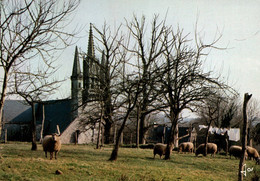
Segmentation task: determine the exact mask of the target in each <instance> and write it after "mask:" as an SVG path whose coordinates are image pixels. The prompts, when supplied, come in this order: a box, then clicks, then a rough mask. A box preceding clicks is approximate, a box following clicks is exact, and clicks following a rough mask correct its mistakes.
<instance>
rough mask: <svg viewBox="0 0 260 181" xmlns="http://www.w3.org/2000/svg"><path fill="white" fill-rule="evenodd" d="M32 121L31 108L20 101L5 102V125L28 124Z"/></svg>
mask: <svg viewBox="0 0 260 181" xmlns="http://www.w3.org/2000/svg"><path fill="white" fill-rule="evenodd" d="M31 119H32V109H31V106H29V105H28V104H26V102H25V101H21V100H6V101H5V104H4V110H3V121H4V122H5V123H18V124H28V123H30V121H31Z"/></svg>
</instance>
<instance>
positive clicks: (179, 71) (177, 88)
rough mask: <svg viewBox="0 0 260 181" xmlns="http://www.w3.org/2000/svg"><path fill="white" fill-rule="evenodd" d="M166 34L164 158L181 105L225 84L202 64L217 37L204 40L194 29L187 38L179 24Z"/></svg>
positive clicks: (187, 105)
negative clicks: (167, 122) (192, 35)
mask: <svg viewBox="0 0 260 181" xmlns="http://www.w3.org/2000/svg"><path fill="white" fill-rule="evenodd" d="M167 34H168V35H169V36H168V39H167V43H165V44H164V45H165V48H166V51H165V58H164V60H165V61H164V72H165V74H163V75H164V76H162V79H161V82H162V86H163V87H164V90H165V100H166V102H165V104H166V105H168V107H169V112H170V121H171V133H170V136H169V139H168V143H167V151H166V155H165V159H170V154H171V149H172V147H173V144H174V135H176V128H177V126H178V120H179V116H180V113H181V112H182V111H183V110H184V109H190V110H193V109H194V105H195V103H196V102H200V101H202V100H204V99H205V98H207V97H208V96H210V95H211V94H212V92H214V90H218V89H225V88H227V87H228V86H227V85H226V84H225V83H224V82H221V80H220V79H219V78H218V77H213V76H212V72H211V71H208V72H207V71H205V70H203V67H202V66H203V60H204V58H205V57H206V56H207V55H208V51H209V49H212V48H216V47H215V44H216V43H217V41H218V40H219V39H220V37H219V38H217V39H215V40H213V41H212V42H211V43H209V44H205V43H203V42H202V40H201V39H200V38H199V37H198V36H199V35H198V33H197V32H196V31H195V39H194V41H191V40H190V39H188V34H186V35H185V34H184V33H183V30H181V29H179V28H178V29H177V31H176V32H174V31H173V30H172V31H171V32H167ZM194 45H195V46H194Z"/></svg>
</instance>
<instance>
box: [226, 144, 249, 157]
mask: <svg viewBox="0 0 260 181" xmlns="http://www.w3.org/2000/svg"><path fill="white" fill-rule="evenodd" d="M229 155H230V159H231V156H232V155H233V156H234V157H235V158H241V156H242V147H241V146H237V145H233V146H231V147H230V148H229ZM245 157H246V158H247V152H245Z"/></svg>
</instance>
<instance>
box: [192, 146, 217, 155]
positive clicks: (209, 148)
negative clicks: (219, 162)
mask: <svg viewBox="0 0 260 181" xmlns="http://www.w3.org/2000/svg"><path fill="white" fill-rule="evenodd" d="M217 151H218V146H217V145H216V144H215V143H207V154H210V153H211V156H213V157H214V156H215V154H216V152H217ZM204 153H205V144H200V145H199V146H198V148H197V149H196V152H195V154H196V156H198V155H199V154H203V155H204Z"/></svg>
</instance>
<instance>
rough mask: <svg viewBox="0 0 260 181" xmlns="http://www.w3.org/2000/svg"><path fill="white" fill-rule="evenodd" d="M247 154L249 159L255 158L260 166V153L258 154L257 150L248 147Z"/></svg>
mask: <svg viewBox="0 0 260 181" xmlns="http://www.w3.org/2000/svg"><path fill="white" fill-rule="evenodd" d="M246 152H247V154H248V158H249V159H251V158H253V159H254V160H255V161H256V164H259V160H260V158H259V153H258V152H257V150H256V149H255V148H253V147H250V146H247V147H246Z"/></svg>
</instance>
